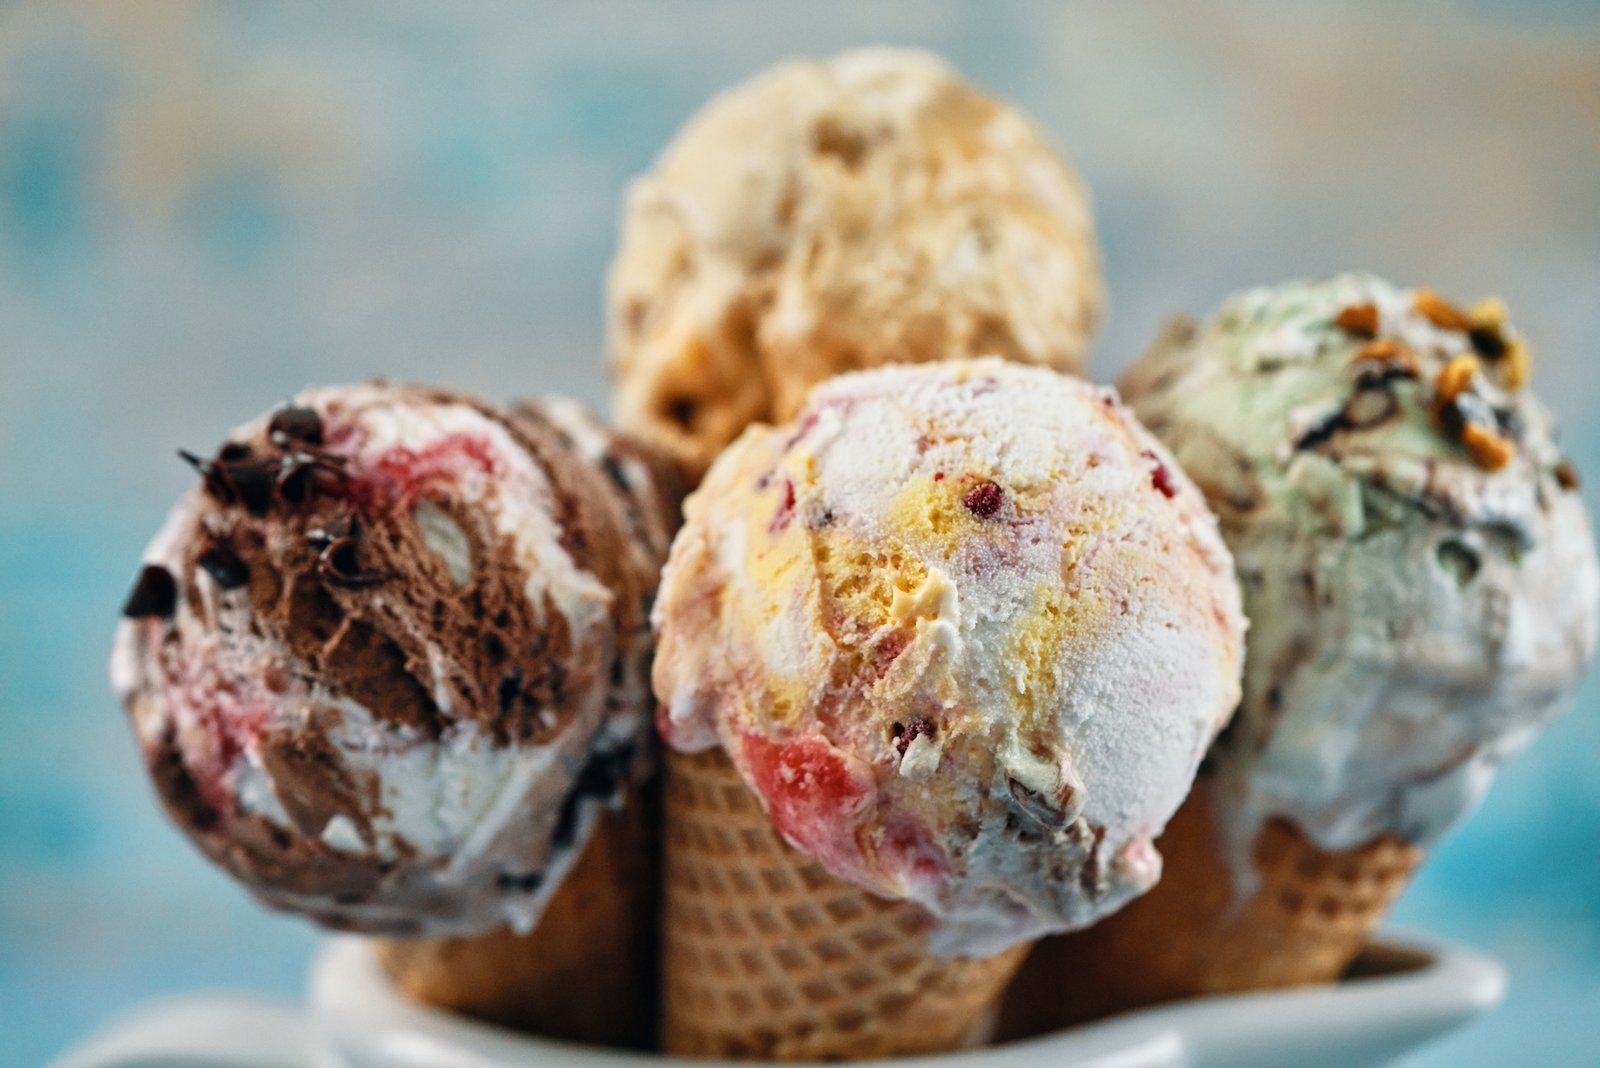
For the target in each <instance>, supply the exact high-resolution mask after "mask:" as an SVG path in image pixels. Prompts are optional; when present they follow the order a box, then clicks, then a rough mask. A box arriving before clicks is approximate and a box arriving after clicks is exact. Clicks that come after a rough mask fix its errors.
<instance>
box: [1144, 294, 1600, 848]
mask: <svg viewBox="0 0 1600 1068" xmlns="http://www.w3.org/2000/svg"><path fill="white" fill-rule="evenodd" d="M1529 370H1530V350H1529V346H1528V343H1527V342H1526V341H1525V340H1524V339H1523V337H1522V336H1521V335H1520V334H1519V333H1518V332H1517V330H1516V329H1515V327H1513V326H1512V324H1511V323H1510V321H1509V319H1508V318H1507V314H1506V310H1505V308H1504V306H1503V305H1501V304H1500V303H1499V302H1498V301H1493V300H1490V301H1485V302H1483V303H1481V304H1479V305H1477V306H1475V307H1472V308H1470V309H1465V310H1463V309H1461V308H1458V307H1456V306H1454V305H1452V304H1450V303H1449V302H1447V301H1445V300H1444V299H1442V298H1441V297H1439V296H1438V295H1437V294H1435V293H1432V292H1430V291H1428V290H1420V289H1402V288H1399V287H1397V286H1394V285H1391V284H1390V283H1388V282H1385V281H1383V280H1381V279H1379V278H1376V277H1373V276H1371V275H1366V274H1346V275H1341V276H1338V277H1335V278H1331V279H1326V280H1323V281H1316V282H1297V283H1290V284H1287V285H1282V286H1276V287H1271V288H1263V289H1255V290H1250V291H1248V292H1244V293H1241V294H1239V295H1237V296H1235V297H1233V298H1232V299H1230V300H1229V301H1228V302H1227V303H1226V304H1225V305H1224V306H1223V307H1222V310H1221V311H1220V312H1219V313H1218V314H1217V315H1216V317H1215V318H1213V319H1212V320H1211V321H1209V322H1207V323H1205V324H1203V325H1199V326H1181V327H1179V328H1178V329H1176V330H1175V331H1173V332H1170V333H1169V336H1168V337H1167V338H1165V339H1164V340H1163V341H1162V342H1161V343H1159V344H1158V345H1157V346H1156V348H1155V350H1154V351H1153V352H1151V353H1150V354H1149V355H1147V356H1145V357H1144V358H1143V359H1142V360H1140V361H1139V362H1138V363H1137V364H1136V365H1135V366H1134V367H1133V368H1132V369H1131V370H1130V371H1129V373H1128V375H1127V377H1126V378H1125V379H1124V380H1123V383H1122V386H1123V390H1124V393H1125V395H1126V396H1127V397H1128V400H1129V403H1130V404H1131V405H1132V406H1133V407H1134V409H1135V411H1137V412H1138V413H1139V415H1140V417H1141V418H1142V419H1144V420H1145V422H1146V424H1147V425H1149V426H1150V428H1151V429H1152V430H1153V431H1154V432H1155V433H1156V434H1157V435H1158V436H1160V437H1161V438H1162V440H1163V441H1164V442H1165V443H1166V444H1167V445H1168V447H1170V448H1171V449H1172V451H1173V454H1174V455H1175V456H1176V457H1177V459H1178V462H1179V463H1180V464H1181V465H1182V466H1183V467H1184V469H1185V470H1186V471H1188V472H1189V474H1190V476H1191V477H1193V478H1194V479H1195V481H1196V482H1197V483H1198V484H1199V485H1200V487H1201V488H1202V489H1203V490H1204V491H1205V494H1206V497H1207V499H1208V501H1209V502H1210V504H1211V506H1212V508H1213V509H1214V510H1215V511H1216V513H1217V515H1218V516H1219V518H1220V520H1221V523H1222V530H1223V534H1224V536H1225V537H1226V539H1227V541H1228V544H1229V547H1230V548H1231V549H1232V550H1233V553H1234V558H1235V560H1236V562H1237V565H1238V570H1239V578H1240V581H1241V582H1242V583H1243V587H1244V598H1245V611H1246V614H1247V615H1248V616H1249V618H1250V622H1251V630H1250V639H1249V644H1248V655H1247V658H1246V669H1245V685H1244V698H1243V701H1242V703H1241V705H1240V709H1239V714H1238V716H1237V717H1236V719H1235V720H1234V724H1233V726H1232V728H1231V729H1230V731H1229V732H1228V735H1227V736H1226V737H1225V739H1224V740H1223V741H1222V742H1221V743H1219V745H1218V746H1217V749H1216V752H1215V754H1214V762H1215V764H1216V767H1217V772H1218V781H1217V786H1218V789H1219V790H1220V791H1222V792H1223V793H1224V795H1225V797H1226V799H1227V800H1226V802H1225V803H1219V805H1220V810H1221V811H1223V812H1224V813H1225V814H1226V816H1227V818H1228V820H1229V822H1230V825H1231V826H1232V828H1233V830H1232V834H1233V836H1234V838H1235V840H1236V841H1238V842H1247V841H1249V840H1250V839H1251V838H1252V837H1253V833H1254V830H1255V829H1256V828H1257V827H1259V825H1260V824H1261V823H1262V822H1263V821H1264V820H1267V819H1271V818H1274V817H1282V818H1286V819H1289V820H1291V821H1292V822H1293V823H1294V824H1295V825H1297V826H1298V827H1299V828H1300V829H1301V830H1303V831H1304V832H1305V833H1306V834H1307V835H1309V836H1311V838H1313V839H1314V840H1315V841H1316V842H1317V843H1318V844H1319V845H1320V846H1321V847H1323V848H1324V849H1327V850H1339V849H1346V848H1350V847H1354V846H1359V845H1361V844H1363V843H1366V842H1369V841H1371V840H1373V839H1376V838H1379V837H1381V836H1392V837H1394V838H1397V839H1400V840H1403V841H1407V842H1411V843H1415V844H1418V845H1421V846H1427V845H1431V844H1432V843H1434V842H1435V841H1437V839H1438V838H1439V837H1440V836H1441V835H1442V834H1444V833H1445V832H1446V831H1447V830H1448V829H1449V828H1450V827H1451V826H1452V825H1453V824H1454V823H1455V822H1456V821H1457V820H1458V819H1460V818H1461V817H1462V815H1463V814H1465V813H1466V812H1468V811H1469V810H1470V809H1471V808H1472V807H1473V805H1474V804H1475V803H1476V802H1477V801H1478V799H1479V798H1480V797H1481V795H1482V793H1483V791H1484V790H1485V789H1486V788H1487V786H1488V785H1489V782H1490V780H1491V778H1492V777H1493V774H1494V770H1495V768H1496V767H1498V766H1499V764H1500V763H1501V762H1502V761H1504V760H1505V759H1506V757H1508V756H1509V755H1511V754H1512V753H1513V752H1515V751H1516V750H1517V749H1519V748H1521V746H1522V745H1524V744H1525V743H1526V742H1527V741H1528V740H1529V739H1530V738H1531V737H1532V736H1533V735H1534V734H1535V733H1536V732H1537V731H1538V730H1539V728H1541V727H1542V726H1544V725H1545V724H1546V723H1547V722H1549V720H1550V718H1551V717H1552V716H1553V715H1555V713H1556V712H1557V710H1558V709H1559V708H1560V707H1561V706H1562V704H1563V702H1564V701H1565V699H1566V698H1567V697H1568V696H1569V695H1570V694H1571V693H1572V691H1573V690H1574V689H1575V687H1576V686H1577V684H1578V681H1579V680H1580V678H1581V676H1582V675H1583V672H1584V670H1585V669H1586V668H1587V666H1588V664H1589V662H1590V660H1591V659H1592V657H1593V655H1594V649H1595V641H1596V632H1597V626H1600V567H1597V564H1596V557H1595V546H1594V539H1593V534H1592V532H1591V529H1590V524H1589V517H1588V515H1587V513H1586V512H1585V510H1584V506H1583V503H1582V500H1581V499H1580V497H1579V494H1578V492H1577V476H1576V474H1575V473H1574V471H1573V469H1572V466H1571V465H1570V464H1569V463H1568V462H1567V461H1566V460H1565V459H1564V458H1563V456H1562V454H1561V451H1560V448H1559V446H1558V444H1557V440H1556V431H1555V426H1554V424H1553V422H1552V420H1551V418H1550V415H1549V413H1548V412H1547V411H1546V410H1545V408H1544V407H1543V405H1541V404H1540V403H1539V401H1538V399H1537V398H1536V397H1535V396H1534V395H1533V393H1532V392H1531V391H1530V389H1529V388H1528V377H1529Z"/></svg>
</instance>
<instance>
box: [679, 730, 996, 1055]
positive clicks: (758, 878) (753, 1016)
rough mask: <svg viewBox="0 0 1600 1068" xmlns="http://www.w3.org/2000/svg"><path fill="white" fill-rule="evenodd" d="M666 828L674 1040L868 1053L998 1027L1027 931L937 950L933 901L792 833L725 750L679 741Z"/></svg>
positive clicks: (961, 1044)
mask: <svg viewBox="0 0 1600 1068" xmlns="http://www.w3.org/2000/svg"><path fill="white" fill-rule="evenodd" d="M665 827H666V832H665V839H666V858H665V896H666V906H665V909H664V914H663V924H664V930H663V942H662V947H663V949H662V952H663V960H662V964H663V983H662V990H663V1006H662V1012H663V1040H664V1043H665V1047H666V1050H667V1052H669V1053H673V1054H678V1055H684V1056H703V1057H740V1058H765V1059H776V1060H818V1059H839V1058H851V1059H858V1058H864V1057H882V1056H892V1055H899V1054H912V1053H928V1052H936V1051H941V1050H952V1049H961V1048H967V1047H971V1046H975V1045H979V1044H981V1043H983V1042H986V1041H987V1040H988V1039H989V1038H990V1037H991V1035H992V1031H993V1025H994V1020H995V1009H996V1006H997V1003H998V999H999V996H1000V993H1001V992H1002V990H1003V989H1004V988H1005V985H1006V983H1007V982H1008V981H1009V980H1010V978H1011V976H1012V974H1013V973H1014V972H1015V971H1016V968H1017V966H1018V965H1019V964H1020V963H1021V962H1022V959H1023V957H1024V955H1025V954H1026V952H1027V948H1028V947H1027V945H1026V944H1024V945H1021V946H1017V947H1014V948H1012V949H1009V950H1006V951H1003V952H1001V953H999V954H997V955H995V956H992V957H985V958H956V957H941V956H936V955H934V954H933V953H932V952H930V950H929V948H928V942H927V937H928V930H929V927H930V918H929V916H928V915H927V913H925V912H924V911H923V910H922V909H921V908H920V907H919V906H917V905H914V904H911V903H908V902H904V901H888V900H884V899H882V898H878V897H875V896H873V895H872V894H869V893H868V892H866V891H865V890H862V889H859V888H857V887H856V886H854V885H852V884H850V883H847V882H844V881H842V880H840V879H837V878H835V877H834V876H832V875H829V874H828V873H827V872H826V871H824V870H823V868H822V866H821V865H820V864H818V863H817V862H816V861H815V860H813V859H812V858H811V857H809V856H807V855H805V854H804V853H801V852H799V851H798V850H795V849H794V848H792V847H790V846H789V845H788V844H787V843H785V842H784V841H783V839H782V838H781V837H779V835H778V833H777V831H775V830H774V829H773V827H772V824H771V822H770V820H769V819H768V817H767V814H766V813H765V812H764V811H763V810H762V807H761V804H760V802H759V801H758V800H757V799H756V797H755V796H754V795H753V794H752V793H751V792H750V790H749V789H748V788H747V787H746V786H745V783H744V780H743V779H741V778H740V776H739V773H738V771H737V770H736V769H735V768H734V766H733V764H732V763H731V762H730V761H729V760H728V758H727V756H726V755H724V753H723V752H722V751H721V750H720V749H719V750H713V751H710V752H704V753H695V754H685V753H679V752H675V751H669V752H668V753H667V778H666V821H665Z"/></svg>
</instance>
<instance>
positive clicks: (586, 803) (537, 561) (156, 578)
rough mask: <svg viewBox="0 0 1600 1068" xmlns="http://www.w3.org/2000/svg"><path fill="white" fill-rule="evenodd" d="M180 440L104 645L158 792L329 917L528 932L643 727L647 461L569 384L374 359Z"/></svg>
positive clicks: (295, 900)
mask: <svg viewBox="0 0 1600 1068" xmlns="http://www.w3.org/2000/svg"><path fill="white" fill-rule="evenodd" d="M187 459H189V460H190V462H191V463H193V464H194V466H195V467H196V468H197V469H198V471H199V472H200V474H201V485H200V486H198V487H196V488H195V489H194V490H192V491H191V492H190V493H188V494H187V495H186V496H185V497H184V498H183V499H182V500H181V501H180V502H179V504H178V506H177V507H176V509H175V510H174V511H173V512H172V515H171V517H170V518H169V520H168V521H167V524H166V527H165V528H164V529H163V530H162V532H161V533H160V534H159V535H158V536H157V537H156V539H155V541H154V542H153V543H152V544H151V546H150V548H149V549H148V550H147V553H146V557H145V563H144V567H143V570H142V571H141V573H140V576H139V579H138V581H137V583H136V585H135V587H134V591H133V594H132V596H131V597H130V599H129V601H128V604H127V607H126V608H125V610H124V616H125V618H124V620H123V622H122V624H121V626H120V628H119V630H118V633H117V637H116V643H115V651H114V654H113V659H112V676H113V681H114V684H115V686H116V689H117V691H118V692H119V694H120V696H121V697H122V698H123V700H124V702H125V703H126V705H127V707H128V710H129V712H130V714H131V717H132V720H133V726H134V729H135V731H136V733H137V736H138V740H139V743H140V745H141V747H142V749H143V752H144V755H145V758H146V760H147V762H148V764H149V769H150V772H151V775H152V776H153V778H154V780H155V783H156V786H157V788H158V791H159V793H160V795H161V798H162V801H163V802H164V804H165V806H166V808H167V810H168V812H169V814H170V815H171V816H172V817H173V819H174V820H175V821H176V822H177V823H178V824H179V825H180V826H181V827H182V828H183V829H184V830H185V831H186V832H188V834H189V835H190V836H191V837H192V838H193V839H194V840H195V842H196V843H197V844H198V845H199V846H200V848H201V849H202V850H203V851H204V852H205V853H206V854H207V856H209V857H210V858H211V859H212V860H213V861H215V862H216V863H218V864H219V865H221V866H222V867H223V868H224V869H226V870H227V871H228V872H229V873H230V874H232V875H234V876H235V877H237V878H239V879H240V880H242V881H243V882H245V883H246V884H247V885H248V886H249V887H250V888H251V889H252V890H253V891H254V892H255V894H256V895H257V896H258V897H260V898H261V899H262V900H263V901H265V902H266V903H268V904H271V905H274V906H277V907H280V908H287V909H292V910H296V911H299V912H303V913H305V914H307V915H309V916H311V917H313V918H315V919H317V920H319V921H321V922H322V923H325V924H327V925H329V926H333V927H339V928H348V929H355V930H362V931H367V932H374V933H383V934H430V935H434V934H476V933H480V932H484V931H489V930H492V929H495V928H498V927H502V926H508V927H511V928H512V929H515V930H520V931H526V930H528V929H529V928H531V927H532V926H533V924H534V923H535V921H536V920H537V919H538V917H539V914H540V912H541V910H542V909H543V906H544V904H545V902H546V900H547V899H548V898H549V896H550V894H551V892H552V891H553V889H554V888H555V887H556V885H557V884H558V883H559V882H560V881H561V878H562V876H563V875H564V873H565V872H566V870H567V868H568V867H569V866H570V865H571V864H572V862H573V859H574V858H575V856H576V854H577V853H578V851H579V849H580V848H581V847H582V845H583V843H584V842H585V840H586V838H587V836H588V835H589V834H590V832H591V829H592V827H593V825H594V823H595V820H596V818H597V816H598V814H599V812H600V810H601V809H602V808H604V807H605V806H606V805H607V804H609V803H611V802H613V801H614V800H616V799H617V798H618V797H619V796H620V793H621V792H622V791H624V790H625V788H626V786H627V784H628V783H629V782H630V780H632V779H634V778H635V777H636V776H637V775H638V774H639V772H640V770H641V764H642V763H643V762H644V758H643V756H642V754H644V753H646V752H647V751H648V747H647V746H646V745H645V743H646V742H647V741H648V740H649V739H648V726H649V723H648V721H649V717H648V714H647V710H648V707H649V706H648V703H647V696H646V695H647V686H646V680H647V678H648V673H649V657H650V640H649V632H648V625H647V613H648V611H649V602H650V599H651V597H652V595H653V592H654V588H655V581H656V572H657V569H658V568H659V566H660V561H661V558H662V557H663V556H664V553H665V547H666V544H667V540H668V538H669V537H670V534H671V530H672V524H673V513H674V510H675V498H674V497H673V496H672V494H671V493H670V491H669V490H668V489H667V488H666V487H665V486H664V485H659V484H658V482H657V479H656V475H655V471H654V467H653V461H651V460H650V459H649V458H648V457H647V456H646V455H645V454H644V453H642V452H640V451H639V450H638V449H637V447H635V446H633V445H631V444H629V443H627V442H626V441H623V440H621V439H618V438H615V437H613V436H612V435H611V434H610V433H609V432H608V431H606V430H605V429H604V428H603V427H601V426H600V425H599V424H598V423H596V422H594V421H593V420H592V419H591V418H590V417H588V416H587V415H585V414H583V413H582V412H581V411H579V410H577V409H576V407H575V406H573V405H570V404H568V403H566V402H550V403H547V404H544V405H539V406H534V405H529V406H524V407H521V408H518V409H516V410H513V411H502V410H497V409H495V408H492V407H489V406H487V405H484V404H482V403H480V402H478V401H475V400H472V399H470V398H467V397H465V396H461V395H457V394H451V393H445V392H436V391H432V390H427V389H421V388H415V387H401V386H388V385H383V384H374V385H367V386H356V387H350V388H330V389H315V390H311V391H308V392H306V393H304V394H302V395H301V396H299V397H297V398H296V399H294V400H293V401H291V402H290V403H289V404H288V405H287V406H286V407H284V408H281V409H279V410H278V411H276V412H274V413H272V414H271V415H270V416H267V417H263V418H261V419H258V420H256V421H255V422H253V423H250V424H248V425H246V426H244V427H242V428H241V429H239V430H238V431H236V432H235V433H234V434H233V435H231V436H230V437H229V439H228V440H227V441H226V442H225V443H224V444H223V445H222V447H221V449H220V450H219V451H218V452H217V453H216V454H215V455H214V456H212V457H210V458H204V459H203V458H200V457H194V456H188V457H187Z"/></svg>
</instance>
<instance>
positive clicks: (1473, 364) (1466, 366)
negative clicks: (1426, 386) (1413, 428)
mask: <svg viewBox="0 0 1600 1068" xmlns="http://www.w3.org/2000/svg"><path fill="white" fill-rule="evenodd" d="M1482 368H1483V364H1481V363H1480V362H1478V358H1477V357H1476V356H1472V355H1469V354H1467V353H1463V354H1461V355H1460V356H1457V357H1456V358H1455V359H1453V360H1451V361H1450V362H1449V363H1447V364H1445V365H1444V370H1442V371H1440V372H1439V377H1438V378H1437V379H1435V380H1434V383H1433V399H1434V401H1435V402H1436V403H1437V404H1440V405H1445V404H1449V403H1450V402H1451V401H1453V400H1455V399H1456V398H1457V397H1459V396H1461V394H1463V393H1465V392H1466V391H1467V390H1468V389H1470V388H1472V380H1473V378H1474V377H1476V376H1477V374H1478V372H1479V371H1480V370H1482Z"/></svg>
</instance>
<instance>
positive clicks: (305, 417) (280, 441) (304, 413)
mask: <svg viewBox="0 0 1600 1068" xmlns="http://www.w3.org/2000/svg"><path fill="white" fill-rule="evenodd" d="M267 437H268V438H270V439H271V440H272V443H273V444H274V445H278V446H280V447H287V446H289V445H291V444H298V445H321V444H322V416H320V415H318V414H317V413H316V411H315V409H312V408H301V407H294V406H292V407H288V408H280V409H279V410H278V411H276V412H274V413H273V416H272V421H271V422H269V423H268V424H267Z"/></svg>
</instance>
